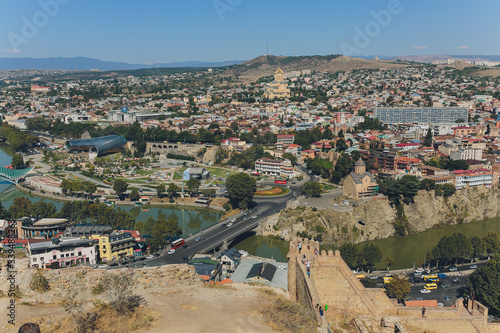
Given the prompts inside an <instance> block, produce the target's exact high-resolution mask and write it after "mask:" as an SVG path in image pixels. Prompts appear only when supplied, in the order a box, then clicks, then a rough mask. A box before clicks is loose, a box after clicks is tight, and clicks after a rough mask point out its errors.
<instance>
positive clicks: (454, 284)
mask: <svg viewBox="0 0 500 333" xmlns="http://www.w3.org/2000/svg"><path fill="white" fill-rule="evenodd" d="M459 283H460V282H458V281H454V282H453V283H452V284H451V285H452V286H453V287H455V286H458V284H459Z"/></svg>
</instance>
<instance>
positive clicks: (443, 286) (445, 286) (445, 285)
mask: <svg viewBox="0 0 500 333" xmlns="http://www.w3.org/2000/svg"><path fill="white" fill-rule="evenodd" d="M449 286H450V285H449V284H448V283H444V284H442V285H441V288H448V287H449Z"/></svg>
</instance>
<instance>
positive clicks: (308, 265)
mask: <svg viewBox="0 0 500 333" xmlns="http://www.w3.org/2000/svg"><path fill="white" fill-rule="evenodd" d="M306 267H307V270H308V271H310V270H311V262H310V261H309V260H308V261H307V262H306Z"/></svg>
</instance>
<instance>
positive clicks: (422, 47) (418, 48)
mask: <svg viewBox="0 0 500 333" xmlns="http://www.w3.org/2000/svg"><path fill="white" fill-rule="evenodd" d="M426 48H427V46H414V47H413V49H414V50H423V49H426Z"/></svg>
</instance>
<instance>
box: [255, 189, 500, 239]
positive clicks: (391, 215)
mask: <svg viewBox="0 0 500 333" xmlns="http://www.w3.org/2000/svg"><path fill="white" fill-rule="evenodd" d="M404 211H405V214H406V217H407V219H408V227H409V229H410V230H411V231H412V232H421V231H424V230H426V229H430V228H433V227H437V226H440V225H449V224H451V225H453V224H460V223H471V222H474V221H481V220H485V219H489V218H494V217H498V216H500V188H499V186H498V185H495V186H493V187H491V188H484V187H472V188H469V189H463V190H460V191H456V192H455V194H454V195H452V196H451V197H448V198H444V197H439V196H436V195H435V193H434V191H429V192H425V191H421V192H420V193H419V194H418V195H417V196H416V197H415V203H413V204H410V205H404ZM395 220H396V210H395V208H393V207H392V206H391V205H390V203H389V201H388V200H387V199H385V198H382V199H373V200H369V201H366V202H365V203H362V204H356V205H355V206H354V207H350V208H348V209H342V210H340V209H325V210H317V209H314V208H305V207H298V208H297V209H286V210H284V211H283V212H282V213H281V215H280V217H279V221H278V228H277V230H274V228H270V229H269V230H265V232H264V233H267V234H269V233H275V234H278V235H282V233H283V230H287V231H288V235H296V234H297V232H303V233H306V234H307V235H308V236H311V237H316V236H319V235H321V237H322V238H323V240H324V242H325V243H326V244H338V243H342V242H346V241H349V242H354V243H359V242H363V241H367V240H373V239H382V238H387V237H389V236H392V235H394V232H395V230H394V227H393V223H394V222H395Z"/></svg>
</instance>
